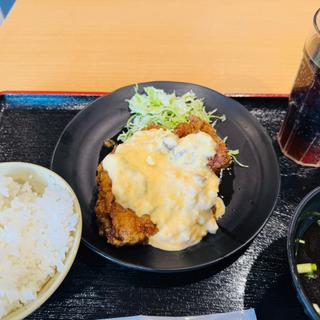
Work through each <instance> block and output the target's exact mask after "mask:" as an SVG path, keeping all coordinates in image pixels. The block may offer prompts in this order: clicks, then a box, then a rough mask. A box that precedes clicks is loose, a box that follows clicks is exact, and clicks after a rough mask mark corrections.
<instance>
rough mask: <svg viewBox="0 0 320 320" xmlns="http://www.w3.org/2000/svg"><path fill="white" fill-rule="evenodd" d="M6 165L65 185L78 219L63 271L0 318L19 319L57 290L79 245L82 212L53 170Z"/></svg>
mask: <svg viewBox="0 0 320 320" xmlns="http://www.w3.org/2000/svg"><path fill="white" fill-rule="evenodd" d="M6 166H7V167H10V166H12V167H14V166H16V167H17V168H23V169H34V170H35V171H36V172H37V173H39V175H40V176H41V173H44V174H48V175H49V176H52V177H53V179H54V180H55V181H57V182H58V184H59V185H62V186H63V187H65V188H66V189H67V190H68V191H69V192H70V193H71V194H72V196H73V197H74V207H75V212H76V213H77V215H78V219H79V220H78V223H77V226H76V230H75V233H74V241H73V243H72V246H71V247H70V249H69V251H68V253H67V256H66V259H65V262H64V269H63V271H62V272H60V273H58V272H57V273H56V274H55V275H54V276H53V277H52V278H50V279H49V280H48V282H46V284H44V287H45V290H44V291H43V292H42V290H43V289H44V288H42V289H41V290H40V291H39V293H38V297H37V298H36V299H35V300H33V301H31V302H30V303H28V304H26V305H24V306H22V307H20V308H18V309H15V310H13V311H11V312H10V313H8V314H7V315H5V316H4V317H3V318H2V320H20V319H24V318H25V317H27V316H28V315H30V314H31V313H32V312H34V311H35V310H36V309H38V308H39V307H40V306H41V305H42V304H43V303H45V302H46V301H47V300H48V299H49V298H50V296H51V295H52V294H53V293H54V292H55V291H56V290H57V288H58V287H59V286H60V284H61V283H62V282H63V280H64V279H65V277H66V276H67V274H68V273H69V270H70V269H71V266H72V265H73V262H74V260H75V258H76V255H77V252H78V250H79V246H80V240H81V235H82V214H81V207H80V203H79V200H78V198H77V196H76V194H75V192H74V191H73V189H72V188H71V186H70V185H69V184H68V182H67V181H65V180H64V179H63V178H62V177H61V176H60V175H58V174H57V173H55V172H54V171H52V170H50V169H48V168H46V167H43V166H40V165H38V164H33V163H30V162H21V161H12V162H1V163H0V168H1V167H6ZM50 281H52V283H51V284H50V285H49V283H50ZM47 286H48V287H47Z"/></svg>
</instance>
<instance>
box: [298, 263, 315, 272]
mask: <svg viewBox="0 0 320 320" xmlns="http://www.w3.org/2000/svg"><path fill="white" fill-rule="evenodd" d="M297 271H298V273H299V274H301V273H313V272H316V271H317V265H316V264H315V263H299V264H297Z"/></svg>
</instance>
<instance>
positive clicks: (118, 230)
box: [95, 116, 231, 247]
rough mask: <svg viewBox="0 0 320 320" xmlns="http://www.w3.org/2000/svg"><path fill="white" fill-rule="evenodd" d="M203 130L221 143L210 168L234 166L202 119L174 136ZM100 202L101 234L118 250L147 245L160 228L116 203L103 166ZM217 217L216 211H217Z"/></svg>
mask: <svg viewBox="0 0 320 320" xmlns="http://www.w3.org/2000/svg"><path fill="white" fill-rule="evenodd" d="M159 128H160V127H159V126H157V125H155V124H150V125H149V126H148V127H147V128H145V129H144V130H151V129H159ZM199 131H203V132H205V133H207V134H209V135H210V136H211V137H212V139H213V140H214V141H215V142H216V143H217V144H218V147H217V152H216V155H215V156H213V157H212V158H209V159H208V166H209V167H210V168H211V169H212V170H213V171H214V172H215V173H219V172H220V170H221V169H222V168H225V167H227V166H228V165H229V163H230V160H231V159H230V156H229V155H228V152H227V147H226V145H225V143H224V142H223V140H222V139H221V138H220V137H219V136H218V135H217V133H216V131H215V129H214V128H213V127H212V126H211V125H210V124H209V123H207V122H205V121H203V120H201V119H200V118H198V117H195V116H191V117H190V120H189V122H187V123H182V124H179V125H178V126H177V127H176V128H175V129H174V131H173V132H174V133H175V134H176V135H177V136H178V137H179V138H182V137H185V136H187V135H188V134H191V133H197V132H199ZM97 183H98V199H97V202H96V206H95V214H96V217H97V222H98V226H99V235H100V236H102V237H106V239H107V242H108V243H110V244H113V245H115V246H117V247H120V246H123V245H134V244H137V243H147V242H148V238H149V237H151V236H152V235H154V234H155V233H156V232H157V227H156V225H155V224H154V223H153V222H152V221H151V219H150V216H149V215H143V216H142V217H138V216H137V215H136V214H135V212H134V211H132V210H130V209H125V208H123V207H122V206H121V205H120V204H118V203H117V202H116V201H115V197H114V195H113V194H112V182H111V179H110V177H109V176H108V174H107V172H106V171H104V170H103V168H102V165H101V164H100V165H99V167H98V171H97ZM213 214H215V208H213Z"/></svg>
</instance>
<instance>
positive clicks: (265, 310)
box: [244, 238, 308, 320]
mask: <svg viewBox="0 0 320 320" xmlns="http://www.w3.org/2000/svg"><path fill="white" fill-rule="evenodd" d="M286 255H287V253H286V238H280V239H278V240H276V241H275V242H274V243H272V244H271V245H270V246H269V247H268V248H266V249H265V250H264V251H262V252H261V254H260V255H259V257H258V258H257V259H256V261H255V263H254V264H253V266H252V268H251V270H250V273H249V275H248V277H247V283H246V289H245V297H244V307H245V308H255V310H256V314H257V318H258V319H259V320H271V319H272V320H284V319H290V320H298V319H299V320H304V319H308V318H307V316H306V315H305V314H304V312H303V308H302V306H301V305H300V303H299V301H298V299H297V296H296V292H295V290H294V287H293V284H292V281H291V275H290V271H289V265H288V262H287V258H286ZM280 262H282V263H280ZM261 274H263V275H264V278H261V277H260V275H261Z"/></svg>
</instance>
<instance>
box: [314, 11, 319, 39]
mask: <svg viewBox="0 0 320 320" xmlns="http://www.w3.org/2000/svg"><path fill="white" fill-rule="evenodd" d="M319 13H320V8H319V9H318V10H317V11H316V13H315V14H314V16H313V27H314V28H315V30H316V31H317V33H318V35H320V29H319V26H318V23H317V18H318V15H319Z"/></svg>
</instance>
